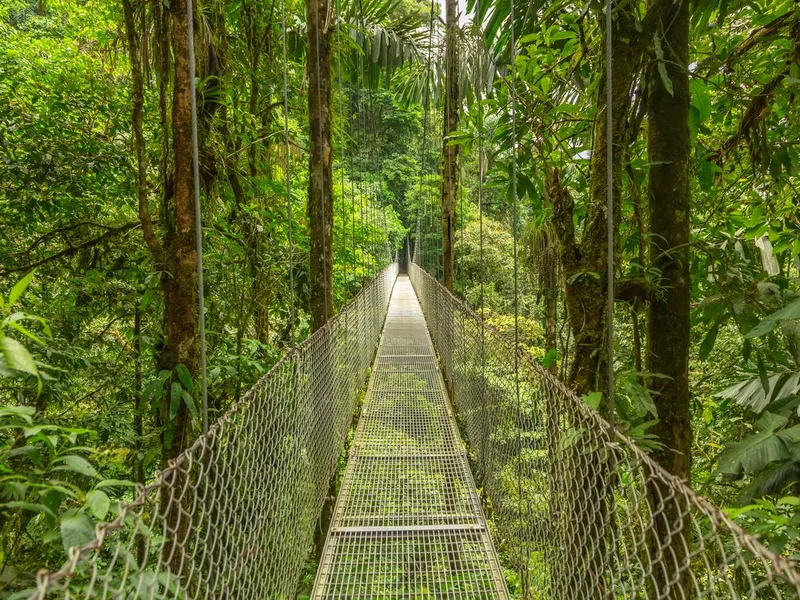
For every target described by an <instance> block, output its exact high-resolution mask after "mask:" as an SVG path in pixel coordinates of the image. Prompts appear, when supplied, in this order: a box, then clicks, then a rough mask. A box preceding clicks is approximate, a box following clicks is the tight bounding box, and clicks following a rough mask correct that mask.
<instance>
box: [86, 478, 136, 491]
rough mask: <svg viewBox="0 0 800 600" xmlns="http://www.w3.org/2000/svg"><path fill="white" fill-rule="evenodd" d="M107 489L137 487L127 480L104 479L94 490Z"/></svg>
mask: <svg viewBox="0 0 800 600" xmlns="http://www.w3.org/2000/svg"><path fill="white" fill-rule="evenodd" d="M107 487H136V484H135V483H134V482H133V481H128V480H127V479H104V480H103V481H101V482H100V483H98V484H97V485H96V486H94V489H96V490H99V489H100V488H107Z"/></svg>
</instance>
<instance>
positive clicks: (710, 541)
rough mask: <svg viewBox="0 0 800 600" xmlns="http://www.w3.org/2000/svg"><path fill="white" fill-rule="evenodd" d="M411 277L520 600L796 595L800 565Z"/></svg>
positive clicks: (446, 296) (435, 288) (430, 282)
mask: <svg viewBox="0 0 800 600" xmlns="http://www.w3.org/2000/svg"><path fill="white" fill-rule="evenodd" d="M409 275H410V278H411V281H412V283H413V284H414V288H415V290H416V292H417V295H418V297H419V300H420V304H421V305H422V309H423V312H424V313H425V316H426V319H427V322H428V327H429V329H430V332H431V337H432V339H433V342H434V345H435V346H436V349H437V351H438V354H439V358H440V361H441V364H442V370H443V372H444V375H445V378H446V380H447V382H448V385H449V387H450V388H451V390H452V395H453V399H454V405H455V408H456V411H457V413H458V415H459V419H460V422H461V425H462V427H463V429H464V432H465V435H466V437H467V438H468V441H469V443H470V448H471V454H472V459H473V465H474V469H475V471H476V472H475V477H476V480H477V482H478V486H479V487H482V488H483V495H484V502H485V504H486V507H487V509H488V510H487V513H488V514H489V516H490V518H491V519H492V520H493V521H494V525H495V528H494V534H495V544H496V546H497V547H498V550H499V551H500V552H501V554H502V555H503V556H504V557H505V559H506V560H507V562H508V563H509V566H511V567H512V568H513V569H514V570H515V571H516V572H517V573H518V575H519V583H518V589H517V593H518V594H519V595H521V596H523V597H524V598H536V599H544V598H548V599H565V600H575V599H578V598H580V599H587V598H592V599H594V598H597V599H600V598H602V599H608V598H615V599H616V598H636V599H639V598H647V599H651V598H669V599H673V598H675V599H678V598H680V599H683V598H687V599H688V598H715V599H716V598H720V599H722V598H726V599H728V598H748V599H755V598H759V599H760V598H798V597H800V573H798V571H797V570H796V567H795V565H794V564H793V563H790V562H789V561H787V560H786V559H785V558H782V557H779V556H777V555H775V554H773V553H772V552H770V551H769V550H768V549H767V548H765V547H764V546H763V545H762V544H761V543H760V542H759V541H758V540H757V539H756V538H755V537H753V536H751V535H749V534H748V533H746V532H745V531H743V530H742V529H741V528H740V527H739V526H737V525H736V524H735V523H734V522H733V521H731V519H729V518H728V517H727V516H726V515H725V514H724V513H723V512H722V511H720V510H719V509H717V508H716V507H714V506H712V505H711V504H710V503H709V502H708V501H707V500H705V499H704V498H702V497H700V496H698V495H697V494H696V493H695V492H693V491H692V489H691V488H689V487H688V486H687V485H686V484H685V483H684V482H682V481H680V480H679V479H677V478H675V477H673V476H671V475H670V474H668V473H667V472H666V471H664V470H663V469H662V468H661V467H660V466H658V465H657V464H656V463H655V462H654V461H653V460H652V459H651V458H649V457H648V456H647V454H645V453H644V452H643V451H641V450H640V449H639V448H638V447H637V446H636V445H635V443H634V442H633V441H632V440H630V439H629V438H627V437H626V436H624V435H623V434H621V433H620V432H619V431H616V430H615V431H614V432H613V433H612V430H611V428H610V426H609V424H608V423H607V422H606V421H605V420H604V419H603V418H602V417H601V416H600V415H599V414H598V413H597V412H596V411H594V410H593V409H592V408H590V407H589V406H588V405H587V404H586V403H585V402H584V401H582V400H581V399H580V398H578V397H577V396H576V395H575V394H573V393H572V392H570V391H569V390H568V389H567V388H566V387H564V386H563V384H561V383H560V382H559V381H558V380H557V379H556V378H555V377H554V376H552V375H551V374H550V373H549V372H547V371H546V370H545V369H543V368H542V367H541V366H540V365H539V364H538V363H537V362H536V361H535V360H533V359H532V358H531V357H530V356H529V355H528V354H527V353H526V352H524V351H522V350H519V349H515V347H514V344H513V342H509V341H507V340H506V339H505V338H503V337H502V336H501V335H500V334H499V333H498V332H497V331H495V330H494V329H491V328H490V327H488V326H487V325H486V324H485V323H484V322H483V321H482V320H481V318H480V317H479V316H478V315H477V314H476V313H475V312H474V311H472V310H471V309H470V308H469V307H467V306H466V305H465V304H464V303H463V302H461V301H460V300H458V299H457V298H455V297H454V296H453V295H452V294H451V293H450V292H448V291H447V290H446V289H445V288H444V287H443V286H441V285H440V284H439V282H438V281H436V280H435V279H433V278H432V277H431V276H430V275H429V274H428V273H426V272H425V271H423V270H422V269H421V268H420V267H419V266H418V265H416V264H411V265H409ZM515 352H517V353H518V354H517V359H516V360H515V357H514V353H515ZM515 363H516V364H518V365H519V366H518V369H517V371H516V372H515V369H514V365H515Z"/></svg>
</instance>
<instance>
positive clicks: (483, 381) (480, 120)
mask: <svg viewBox="0 0 800 600" xmlns="http://www.w3.org/2000/svg"><path fill="white" fill-rule="evenodd" d="M475 13H476V16H477V18H478V19H479V21H478V32H477V33H478V35H477V41H476V43H477V44H478V49H477V51H478V77H477V81H478V85H477V87H476V90H475V98H476V101H477V104H478V263H479V268H478V272H479V273H480V279H479V283H480V309H481V418H482V420H483V424H482V428H481V431H484V432H486V431H488V418H487V415H486V320H485V319H486V314H485V312H486V309H485V303H484V286H485V275H484V262H483V154H484V148H483V99H482V97H481V96H482V94H481V92H482V91H483V69H484V66H483V29H482V22H481V19H482V17H481V0H476V4H475ZM487 443H488V435H486V434H485V435H484V439H482V440H481V453H482V456H481V461H482V470H483V473H482V476H483V478H484V489H485V487H486V485H487V483H488V480H489V473H488V468H487V467H488V458H487V457H488V452H487V449H486V445H487Z"/></svg>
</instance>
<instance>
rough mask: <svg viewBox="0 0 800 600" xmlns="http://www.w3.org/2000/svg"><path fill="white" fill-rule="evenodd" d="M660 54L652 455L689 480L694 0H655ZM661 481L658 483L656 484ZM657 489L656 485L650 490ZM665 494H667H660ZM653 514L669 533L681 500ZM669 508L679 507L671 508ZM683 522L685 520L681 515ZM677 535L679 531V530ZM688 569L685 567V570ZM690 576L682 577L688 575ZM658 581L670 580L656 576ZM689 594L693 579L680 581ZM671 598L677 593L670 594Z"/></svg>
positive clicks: (653, 160) (652, 78) (653, 120)
mask: <svg viewBox="0 0 800 600" xmlns="http://www.w3.org/2000/svg"><path fill="white" fill-rule="evenodd" d="M653 10H655V11H656V14H657V30H656V33H655V38H654V39H655V50H656V59H657V60H655V61H653V63H652V64H651V65H650V67H649V68H648V72H647V89H648V96H647V109H648V122H649V127H648V134H647V154H648V160H649V163H650V176H649V181H648V188H647V191H648V196H649V213H650V234H651V235H650V240H651V242H650V262H651V264H652V265H653V266H655V267H656V268H657V269H658V270H659V271H660V273H661V282H660V286H659V287H660V291H659V293H658V294H653V295H652V298H651V301H650V318H649V319H648V335H647V368H648V371H649V372H651V373H657V374H659V377H658V378H654V379H653V380H651V381H650V387H651V389H653V391H654V392H655V394H654V396H655V403H656V409H657V411H658V419H659V420H658V424H657V425H656V426H655V428H654V430H653V432H654V433H655V434H656V435H658V438H659V441H660V442H661V443H662V444H663V448H662V449H660V450H658V451H656V453H655V457H656V460H658V462H659V463H660V464H661V465H662V466H664V467H665V468H666V469H667V470H668V471H669V472H671V473H672V474H673V475H677V476H678V477H680V478H681V479H684V480H687V481H688V480H689V478H690V468H691V454H690V453H691V445H692V427H691V415H690V412H689V376H688V371H689V342H690V340H689V329H690V323H689V301H690V294H691V286H690V280H689V227H690V220H689V217H690V206H689V204H690V189H689V160H690V157H691V156H690V152H691V146H690V137H689V102H690V89H689V2H688V0H656V1H655V3H654V5H653ZM654 485H657V484H654ZM652 493H653V494H658V490H652ZM662 496H663V494H662ZM665 508H666V510H667V512H666V513H664V514H663V515H661V517H659V518H657V519H656V522H655V526H656V535H657V537H659V538H660V539H661V540H669V539H670V538H671V537H672V536H673V535H674V528H675V523H678V522H680V521H681V519H680V515H678V514H677V511H678V510H679V506H678V505H677V504H676V503H669V504H668V505H667V506H666V507H665ZM669 512H672V513H676V514H668V513H669ZM684 521H685V519H684ZM683 533H684V538H685V539H684V540H681V539H677V540H676V542H675V543H673V544H671V546H670V548H671V550H672V552H673V553H674V556H675V561H676V563H677V564H681V563H682V562H684V561H685V560H687V556H686V551H687V549H686V546H685V543H684V542H688V540H689V537H690V535H691V534H690V532H689V531H684V532H683ZM676 537H677V536H676ZM688 572H689V571H688V569H687V570H686V573H688ZM684 579H685V578H684ZM658 583H659V585H660V587H662V588H663V586H664V585H665V584H666V582H658ZM677 585H680V586H681V592H682V593H680V594H679V592H678V591H677V590H676V591H675V594H676V595H675V597H687V596H685V595H684V594H688V592H689V587H688V586H689V585H690V582H689V581H680V582H678V583H677ZM671 597H672V596H671Z"/></svg>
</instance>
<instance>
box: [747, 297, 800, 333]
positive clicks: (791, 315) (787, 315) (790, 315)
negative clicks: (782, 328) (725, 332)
mask: <svg viewBox="0 0 800 600" xmlns="http://www.w3.org/2000/svg"><path fill="white" fill-rule="evenodd" d="M783 319H800V298H797V299H795V301H794V302H792V303H791V304H789V305H787V306H784V307H783V308H781V309H780V310H776V311H775V312H774V313H772V314H771V315H769V316H768V317H766V318H764V319H762V320H761V322H760V323H759V324H758V325H756V326H755V327H753V328H752V329H751V330H750V331H748V332H747V334H746V335H745V337H748V338H755V337H761V336H762V335H766V334H768V333H769V332H770V331H772V330H773V329H774V328H775V326H776V325H777V324H778V322H779V321H781V320H783Z"/></svg>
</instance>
